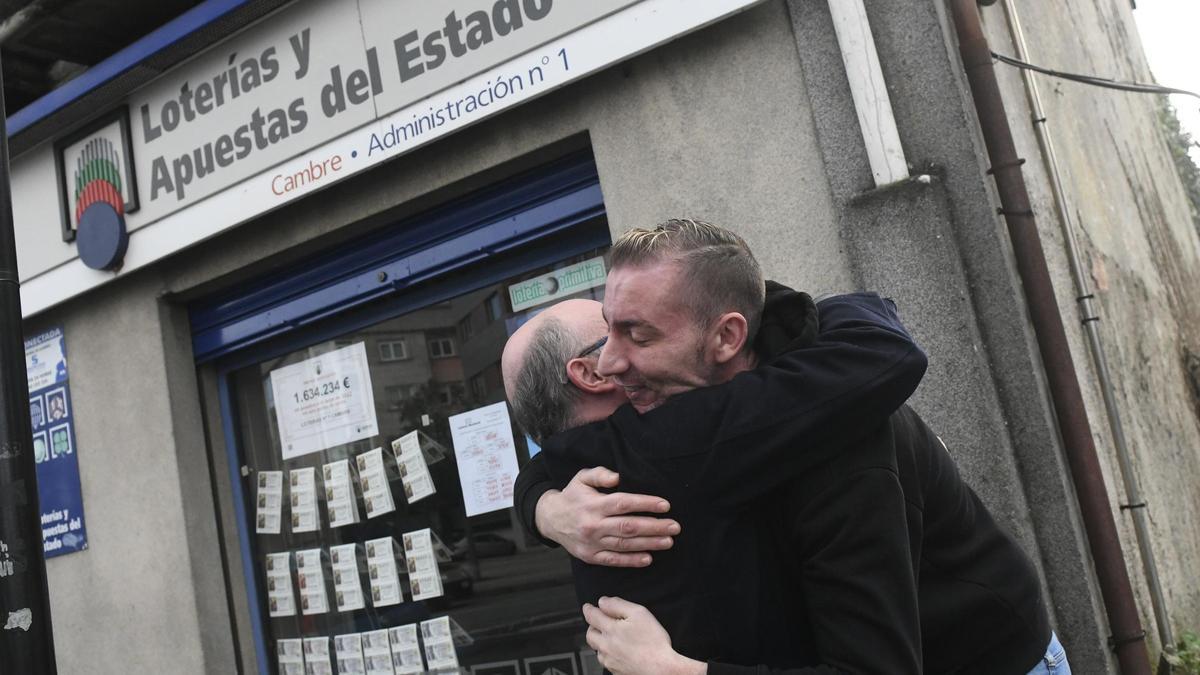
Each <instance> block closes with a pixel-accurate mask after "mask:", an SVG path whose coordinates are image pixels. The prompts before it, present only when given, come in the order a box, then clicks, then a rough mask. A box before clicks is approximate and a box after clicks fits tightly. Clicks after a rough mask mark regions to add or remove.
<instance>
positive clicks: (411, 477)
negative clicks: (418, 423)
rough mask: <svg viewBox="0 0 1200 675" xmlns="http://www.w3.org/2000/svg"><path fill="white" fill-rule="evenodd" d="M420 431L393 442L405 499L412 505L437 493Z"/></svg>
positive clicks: (393, 450)
mask: <svg viewBox="0 0 1200 675" xmlns="http://www.w3.org/2000/svg"><path fill="white" fill-rule="evenodd" d="M423 435H424V434H422V433H421V432H420V431H414V432H412V433H410V434H406V435H404V436H401V437H400V438H397V439H396V440H394V441H392V452H393V453H394V454H395V455H396V467H397V469H398V470H399V471H400V482H401V483H402V484H403V485H404V499H405V500H406V501H407V502H408V503H409V504H412V503H414V502H417V501H420V500H422V499H424V498H426V497H428V496H429V495H431V494H434V493H435V492H437V487H436V486H435V485H434V484H433V475H432V474H430V473H429V465H428V464H427V463H426V461H425V455H424V453H423V452H422V450H421V442H422V439H421V437H422V436H423Z"/></svg>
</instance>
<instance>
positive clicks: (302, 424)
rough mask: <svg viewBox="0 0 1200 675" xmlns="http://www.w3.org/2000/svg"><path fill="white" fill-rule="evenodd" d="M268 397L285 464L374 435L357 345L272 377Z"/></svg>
mask: <svg viewBox="0 0 1200 675" xmlns="http://www.w3.org/2000/svg"><path fill="white" fill-rule="evenodd" d="M271 397H272V401H273V403H274V405H275V422H276V424H277V425H278V427H279V443H280V445H281V446H282V448H283V458H284V459H292V458H293V457H299V456H301V455H306V454H308V453H310V452H320V451H321V450H325V449H326V448H332V447H334V446H336V445H342V444H344V443H349V442H351V441H357V440H361V439H364V438H370V437H371V436H374V435H376V434H378V433H379V425H378V423H377V422H376V419H375V395H374V393H373V392H372V391H371V375H370V371H369V370H368V367H367V349H366V346H365V345H364V344H363V343H362V342H359V343H357V344H353V345H350V346H348V347H342V348H341V349H337V350H334V351H332V352H327V353H325V354H321V355H318V356H314V357H312V358H310V359H306V360H304V361H301V362H300V363H293V364H291V365H288V366H284V367H282V368H279V369H277V370H273V371H271Z"/></svg>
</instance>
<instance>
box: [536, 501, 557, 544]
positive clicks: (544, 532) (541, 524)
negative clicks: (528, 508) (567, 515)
mask: <svg viewBox="0 0 1200 675" xmlns="http://www.w3.org/2000/svg"><path fill="white" fill-rule="evenodd" d="M561 494H562V492H561V491H559V490H546V491H545V492H543V493H542V496H541V497H538V500H537V506H535V507H534V509H533V526H534V528H535V529H537V532H538V534H540V535H541V536H542V538H544V539H549V540H551V541H553V542H555V543H561V542H559V541H558V534H557V532H556V531H555V529H554V512H555V511H554V500H555V499H556V498H557V497H558V496H559V495H561Z"/></svg>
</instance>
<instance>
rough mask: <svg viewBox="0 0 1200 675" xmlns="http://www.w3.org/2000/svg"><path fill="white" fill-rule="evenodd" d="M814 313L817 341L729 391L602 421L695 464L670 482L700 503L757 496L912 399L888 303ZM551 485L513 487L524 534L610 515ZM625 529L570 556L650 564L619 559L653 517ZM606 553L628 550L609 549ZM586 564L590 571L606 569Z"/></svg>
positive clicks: (853, 300) (907, 345) (714, 390)
mask: <svg viewBox="0 0 1200 675" xmlns="http://www.w3.org/2000/svg"><path fill="white" fill-rule="evenodd" d="M790 293H792V295H791V296H784V298H783V300H784V301H783V302H777V307H776V309H777V310H778V309H784V310H788V309H795V308H796V307H799V306H800V305H802V304H803V303H804V302H808V303H809V304H810V306H811V303H810V301H808V300H807V296H803V294H798V293H794V292H790ZM788 300H792V302H787V301H788ZM801 301H802V302H801ZM820 311H821V317H820V324H821V326H820V332H819V334H818V336H817V339H816V341H815V342H812V343H811V344H808V345H804V344H803V343H802V342H797V341H795V340H793V341H792V342H791V343H788V348H792V349H793V351H790V352H787V353H785V354H784V355H783V356H782V357H780V358H778V359H776V360H775V361H773V362H771V363H769V364H767V365H765V366H762V367H760V368H758V369H756V370H754V371H750V372H747V373H742V374H740V375H738V376H737V377H736V378H734V380H733V381H732V382H729V383H726V384H723V385H718V386H714V387H705V388H701V389H697V390H694V391H691V392H687V393H684V394H679V395H677V396H675V397H673V398H672V399H671V400H670V401H668V402H667V404H665V405H663V406H662V407H660V408H659V409H658V410H655V411H651V412H650V413H647V414H646V415H640V416H639V415H637V414H636V413H634V412H633V411H632V410H631V409H629V408H628V407H624V408H622V409H621V410H619V411H618V412H617V414H616V415H614V416H613V417H612V418H610V420H612V421H613V422H614V423H615V426H616V427H617V428H618V429H620V430H621V432H622V434H623V435H625V437H626V438H627V439H631V438H632V439H638V441H637V448H638V449H639V450H646V451H647V452H648V453H649V454H650V455H656V456H660V457H669V458H681V457H684V456H689V455H690V456H703V457H700V458H699V460H700V461H696V462H692V463H687V464H685V466H684V469H685V470H686V471H687V472H688V475H687V476H682V475H678V474H677V473H676V474H675V475H673V479H675V480H677V482H678V483H679V484H686V485H689V486H690V489H691V490H692V494H693V495H695V496H696V497H697V498H713V499H718V500H720V501H721V503H722V505H725V506H728V505H737V504H741V503H745V502H747V501H749V500H751V499H754V498H756V497H758V496H761V495H762V494H765V493H766V492H768V491H769V490H770V489H772V488H773V487H774V486H775V485H778V484H779V483H781V482H782V481H784V480H787V479H788V478H789V477H790V476H794V475H796V473H797V472H799V471H802V470H803V469H804V468H805V467H807V466H811V465H813V464H815V463H818V462H820V461H821V460H823V459H825V458H826V457H828V456H829V453H831V452H836V451H840V449H841V448H842V447H844V445H845V444H846V442H847V441H848V440H850V439H852V438H853V437H854V436H855V432H860V431H865V430H868V429H871V428H873V427H875V426H877V425H878V424H880V423H882V422H883V420H884V419H886V417H887V416H888V415H890V414H891V413H892V412H893V411H895V410H896V409H897V408H899V407H900V405H902V404H903V403H904V401H906V400H907V399H908V397H909V396H911V395H912V393H913V391H915V390H916V387H917V385H918V384H919V383H920V380H921V378H922V377H923V376H924V373H925V367H926V360H925V355H924V353H922V352H921V350H920V348H918V347H917V346H916V344H915V343H914V342H913V340H912V338H911V337H910V336H909V335H908V333H907V331H905V329H904V326H903V325H902V324H901V323H900V320H899V318H898V317H897V316H896V313H895V307H894V305H892V303H891V302H890V301H887V300H883V299H882V298H880V297H879V296H877V295H874V294H866V293H858V294H852V295H845V296H835V297H834V298H831V299H829V300H826V301H825V302H823V303H822V304H821V308H820ZM796 314H797V315H800V314H802V312H800V311H797V312H796ZM765 323H766V319H764V324H765ZM777 323H778V322H777ZM796 323H797V324H800V325H798V326H797V328H798V332H801V331H803V330H804V329H805V328H807V326H805V325H803V321H802V320H801V321H797V322H796ZM785 343H786V340H785ZM781 426H786V427H787V433H786V434H783V433H777V432H778V431H779V429H780V427H781ZM847 430H849V431H850V433H849V434H847ZM839 435H841V436H847V438H838V436H839ZM553 442H554V439H551V440H550V441H549V443H548V445H547V449H549V448H550V445H551V444H553ZM614 442H615V440H614ZM817 448H822V449H823V452H817V451H816V449H817ZM535 469H536V467H534V468H533V469H531V468H530V465H528V464H527V465H526V467H524V468H522V470H521V475H520V476H518V485H520V486H522V487H525V485H526V484H527V483H525V481H526V478H527V472H530V471H533V470H535ZM543 471H544V469H543ZM551 487H552V486H551V485H550V483H549V482H548V480H546V481H541V482H540V484H539V483H538V482H537V481H534V483H533V484H531V485H528V487H526V489H524V490H518V492H519V495H520V496H519V498H518V505H519V509H518V513H519V514H520V515H521V517H522V520H523V522H524V524H525V526H526V527H527V528H528V529H529V530H530V531H532V532H538V531H540V532H541V534H542V535H544V536H546V537H548V538H550V539H554V536H556V535H555V533H553V532H549V531H547V529H549V528H539V527H538V525H537V520H538V516H541V519H540V520H541V522H546V523H548V522H549V519H550V518H551V515H550V514H551V513H552V512H553V513H557V514H559V518H561V520H562V521H563V522H565V523H571V522H581V521H582V520H583V519H584V518H585V517H586V516H585V514H584V513H582V512H579V511H576V512H574V513H572V509H578V508H579V507H580V506H581V505H583V504H589V505H590V506H589V508H590V510H591V512H592V513H593V514H599V513H604V514H606V517H608V516H611V515H615V514H612V513H610V512H608V511H607V507H611V506H612V501H610V502H609V503H608V504H607V505H605V506H600V505H598V504H597V503H596V499H597V495H592V494H588V493H587V492H586V491H582V490H577V491H576V492H577V494H578V496H579V498H580V500H581V501H579V502H577V503H574V504H572V503H568V502H567V501H566V500H565V499H563V498H562V495H561V494H556V493H553V492H548V491H549V490H550V488H551ZM664 491H665V490H664ZM621 526H622V527H623V528H624V529H623V530H622V529H620V528H618V529H615V530H614V528H612V527H611V526H610V527H607V528H605V529H603V530H601V529H596V530H594V531H593V532H591V533H586V532H585V533H581V534H582V540H580V541H575V542H572V543H571V545H570V546H569V547H568V548H569V549H570V548H576V549H580V550H585V551H592V552H595V551H601V552H604V553H605V556H604V557H605V558H608V559H614V560H617V561H620V563H621V564H624V565H625V566H628V565H631V564H632V565H635V566H636V565H638V564H642V563H645V564H648V562H649V561H648V560H647V558H646V557H644V555H639V556H632V557H631V556H624V555H623V554H624V553H627V552H629V551H636V550H639V549H636V548H632V547H631V546H632V543H631V542H630V541H628V540H629V539H634V540H637V539H639V538H642V537H651V538H654V537H659V538H661V537H663V536H664V534H666V533H665V532H664V531H662V530H654V529H653V528H654V524H653V519H649V520H639V521H637V522H634V523H629V522H628V521H625V522H622V523H621ZM597 533H598V534H599V536H608V537H610V539H609V540H608V545H605V544H602V543H601V542H600V541H599V538H598V536H591V535H596V534H597ZM614 537H615V538H614ZM660 541H665V540H662V539H660ZM560 543H562V542H560ZM614 544H619V545H622V546H625V548H615V549H614V548H613V545H614ZM592 555H593V558H592V559H590V560H587V562H593V563H598V564H604V563H602V562H600V561H599V560H597V559H596V558H595V557H594V555H595V554H594V553H593V554H592Z"/></svg>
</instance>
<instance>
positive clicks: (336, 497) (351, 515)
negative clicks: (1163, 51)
mask: <svg viewBox="0 0 1200 675" xmlns="http://www.w3.org/2000/svg"><path fill="white" fill-rule="evenodd" d="M321 477H322V478H323V479H324V480H325V506H326V508H327V509H328V510H329V526H330V527H341V526H343V525H350V524H353V523H357V522H358V500H357V499H356V498H355V496H354V481H353V479H352V476H351V475H350V460H348V459H340V460H338V461H336V462H330V463H329V464H326V465H324V466H323V467H321Z"/></svg>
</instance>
